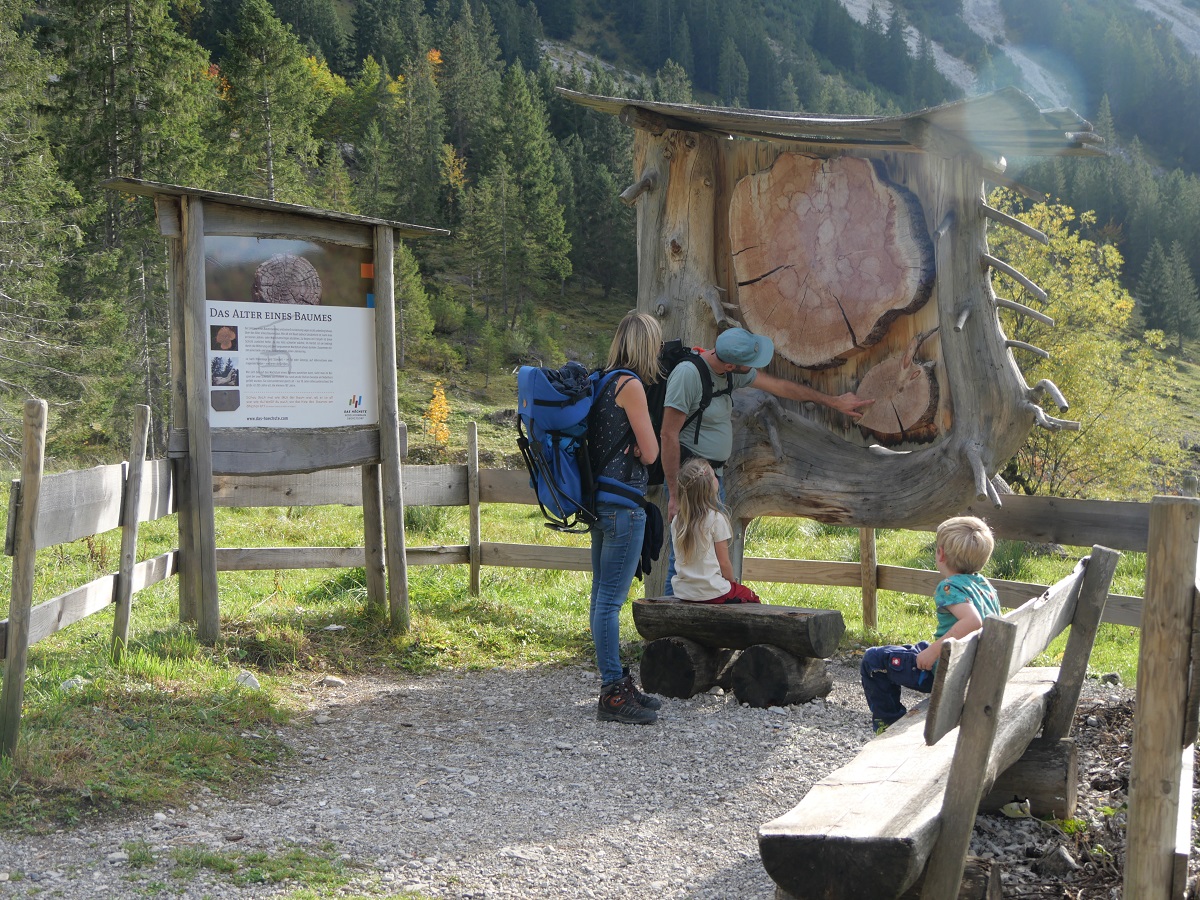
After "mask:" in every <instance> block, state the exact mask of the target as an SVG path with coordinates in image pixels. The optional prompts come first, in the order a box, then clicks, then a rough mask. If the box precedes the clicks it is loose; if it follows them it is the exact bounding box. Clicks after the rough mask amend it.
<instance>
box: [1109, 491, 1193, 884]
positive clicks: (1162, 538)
mask: <svg viewBox="0 0 1200 900" xmlns="http://www.w3.org/2000/svg"><path fill="white" fill-rule="evenodd" d="M1198 538H1200V500H1195V499H1190V498H1184V497H1156V498H1154V502H1153V504H1152V505H1151V508H1150V541H1149V547H1148V550H1147V552H1146V596H1145V599H1144V600H1143V605H1142V636H1141V648H1140V650H1139V653H1138V691H1137V714H1136V716H1134V722H1133V761H1132V766H1131V769H1130V776H1129V824H1128V826H1127V827H1126V834H1127V835H1128V845H1127V850H1126V859H1125V896H1126V897H1136V898H1138V900H1160V898H1167V897H1182V896H1183V894H1182V887H1183V885H1182V884H1179V885H1175V886H1174V887H1172V882H1173V880H1174V876H1175V869H1176V855H1177V853H1179V852H1182V854H1183V856H1184V860H1185V862H1186V856H1187V852H1188V850H1187V848H1188V845H1187V843H1185V844H1184V845H1183V847H1182V848H1178V847H1177V845H1176V835H1177V832H1178V831H1179V830H1180V829H1179V827H1178V823H1179V817H1180V816H1181V815H1183V814H1184V811H1182V810H1181V809H1180V808H1179V807H1180V805H1181V804H1180V795H1181V792H1183V789H1184V788H1185V787H1186V789H1187V790H1186V796H1187V797H1188V806H1189V807H1190V799H1191V779H1192V772H1191V769H1190V768H1189V769H1188V770H1187V771H1186V772H1182V771H1181V768H1182V767H1181V755H1180V754H1181V751H1183V750H1185V748H1184V747H1183V734H1184V719H1185V707H1186V700H1187V685H1188V656H1189V650H1190V645H1191V628H1192V612H1193V609H1192V607H1193V604H1194V602H1195V586H1196V562H1197V539H1198ZM1185 756H1190V754H1186V753H1185ZM1187 814H1189V815H1190V809H1188V810H1187ZM1189 830H1190V829H1189Z"/></svg>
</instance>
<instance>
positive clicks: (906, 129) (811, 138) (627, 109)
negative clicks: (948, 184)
mask: <svg viewBox="0 0 1200 900" xmlns="http://www.w3.org/2000/svg"><path fill="white" fill-rule="evenodd" d="M558 92H559V93H560V94H561V95H562V96H563V97H565V98H566V99H568V100H571V101H573V102H575V103H578V104H580V105H581V106H586V107H589V108H591V109H595V110H599V111H600V112H605V113H608V114H610V115H614V116H618V117H620V119H621V121H623V122H625V124H627V125H630V126H633V127H638V128H644V129H647V130H649V131H652V132H655V133H661V132H662V131H665V130H666V129H668V128H670V129H677V130H685V131H703V132H711V133H714V134H720V135H731V136H736V137H745V138H753V139H755V140H761V141H789V142H801V143H811V144H830V145H835V146H840V147H846V148H853V147H861V148H863V149H881V150H891V151H910V152H914V151H927V152H931V153H935V154H938V155H943V156H951V155H956V154H957V153H958V152H962V151H964V150H974V151H975V152H977V153H980V154H983V155H995V156H1103V155H1104V151H1103V150H1102V149H1101V147H1100V146H1099V145H1100V144H1102V143H1103V138H1101V137H1100V136H1099V135H1097V134H1096V133H1095V132H1093V131H1092V124H1091V123H1090V122H1088V121H1087V120H1086V119H1084V118H1083V117H1082V116H1080V115H1079V114H1078V113H1076V112H1075V111H1074V110H1071V109H1065V108H1064V109H1039V108H1038V106H1037V104H1036V103H1034V101H1033V99H1032V98H1030V97H1029V96H1028V95H1027V94H1025V93H1023V92H1021V91H1019V90H1017V89H1016V88H1013V87H1008V88H1004V89H1002V90H999V91H996V92H995V93H991V94H985V95H982V96H979V97H972V98H970V99H967V100H958V101H956V102H954V103H946V104H943V105H942V106H934V107H931V108H929V109H922V110H918V111H917V112H913V113H908V114H906V115H902V116H811V115H798V114H791V113H782V112H769V111H765V110H756V109H729V108H726V107H717V106H693V105H691V104H685V103H658V102H655V101H650V100H630V99H624V98H621V97H602V96H598V95H595V94H584V93H580V92H579V91H572V90H568V89H566V88H558Z"/></svg>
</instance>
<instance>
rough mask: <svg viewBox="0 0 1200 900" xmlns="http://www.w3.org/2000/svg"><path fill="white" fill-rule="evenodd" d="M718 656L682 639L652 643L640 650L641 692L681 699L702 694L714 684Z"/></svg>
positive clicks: (672, 638)
mask: <svg viewBox="0 0 1200 900" xmlns="http://www.w3.org/2000/svg"><path fill="white" fill-rule="evenodd" d="M721 653H722V651H720V650H712V649H710V648H708V647H703V646H701V645H700V644H697V643H696V642H695V641H693V640H689V639H688V638H685V637H665V638H659V639H658V640H656V641H651V642H650V643H648V644H647V645H646V646H645V648H644V649H643V650H642V666H641V675H642V689H643V690H645V691H647V692H649V693H651V694H661V695H662V696H664V697H677V698H681V699H684V700H686V699H687V698H688V697H694V696H696V694H702V693H704V692H705V691H707V690H708V689H709V688H711V687H712V686H713V685H714V684H716V683H717V668H718V662H719V659H718V657H719V656H720V655H721Z"/></svg>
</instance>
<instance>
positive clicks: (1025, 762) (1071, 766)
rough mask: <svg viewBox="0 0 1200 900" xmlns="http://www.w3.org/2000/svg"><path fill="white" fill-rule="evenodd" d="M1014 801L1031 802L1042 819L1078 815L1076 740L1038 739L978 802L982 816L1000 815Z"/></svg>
mask: <svg viewBox="0 0 1200 900" xmlns="http://www.w3.org/2000/svg"><path fill="white" fill-rule="evenodd" d="M1013 800H1028V801H1029V809H1030V812H1031V813H1032V814H1033V815H1035V816H1037V817H1038V818H1039V819H1044V818H1046V817H1047V816H1053V817H1054V818H1056V819H1067V818H1070V817H1071V816H1073V815H1075V806H1076V804H1077V803H1078V801H1079V751H1078V747H1077V746H1076V744H1075V741H1074V740H1073V739H1071V738H1065V739H1063V740H1061V741H1048V740H1046V739H1045V738H1037V739H1036V740H1034V741H1033V742H1032V743H1030V745H1029V749H1028V750H1026V751H1025V755H1024V756H1022V757H1021V758H1020V759H1018V760H1017V761H1016V762H1015V763H1013V764H1012V765H1011V766H1009V767H1008V768H1007V769H1005V770H1004V771H1003V772H1002V773H1001V774H1000V776H999V777H998V778H997V779H996V784H995V785H994V786H993V787H992V790H991V791H990V792H989V793H988V794H987V795H986V796H985V797H984V798H983V799H982V800H981V801H979V811H980V812H981V813H990V812H999V811H1000V807H1002V806H1004V805H1005V804H1006V803H1012V802H1013Z"/></svg>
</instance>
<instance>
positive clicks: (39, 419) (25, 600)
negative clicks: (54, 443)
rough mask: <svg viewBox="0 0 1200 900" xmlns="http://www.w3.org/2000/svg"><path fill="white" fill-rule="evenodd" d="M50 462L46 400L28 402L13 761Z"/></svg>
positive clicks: (9, 735) (5, 737)
mask: <svg viewBox="0 0 1200 900" xmlns="http://www.w3.org/2000/svg"><path fill="white" fill-rule="evenodd" d="M45 457H46V401H45V400H26V401H25V407H24V411H23V419H22V433H21V505H20V506H19V507H18V508H17V525H16V528H15V530H14V531H13V564H12V582H11V587H10V589H9V600H8V633H7V634H6V635H5V637H6V649H5V655H4V682H3V684H0V755H3V756H7V757H9V758H10V759H11V758H12V755H13V753H15V752H16V749H17V739H18V737H19V735H20V731H21V702H22V700H23V699H24V696H25V670H26V667H27V665H28V660H29V644H30V639H29V635H30V628H31V612H30V607H31V606H32V603H33V583H34V578H35V575H36V573H35V568H36V562H37V541H36V534H37V525H38V516H39V511H38V505H39V503H40V500H41V490H42V472H43V469H44V468H45Z"/></svg>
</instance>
